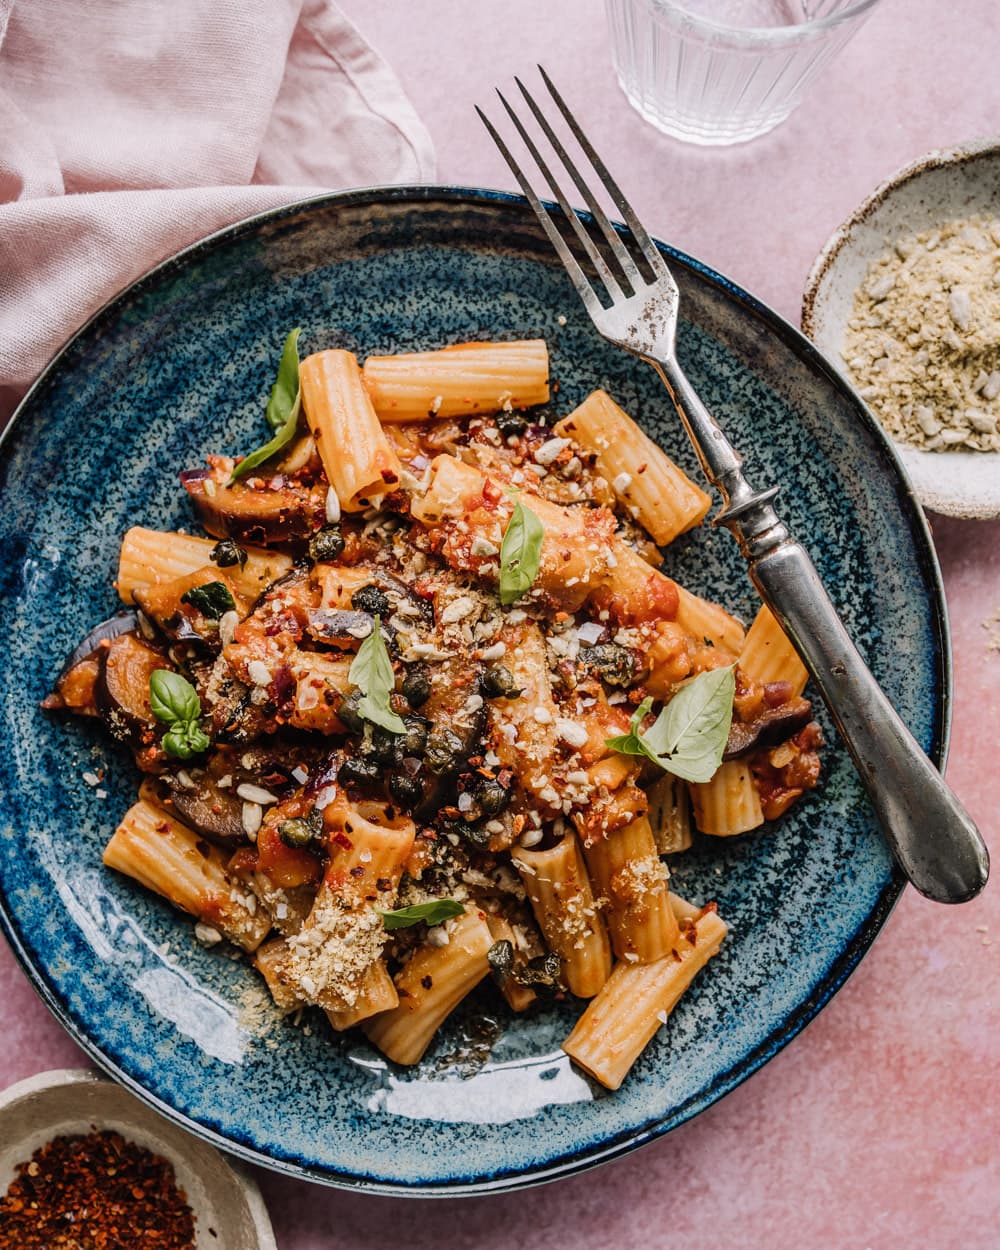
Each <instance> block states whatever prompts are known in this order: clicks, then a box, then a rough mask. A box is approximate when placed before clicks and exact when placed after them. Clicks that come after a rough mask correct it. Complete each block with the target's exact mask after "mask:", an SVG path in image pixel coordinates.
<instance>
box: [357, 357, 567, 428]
mask: <svg viewBox="0 0 1000 1250" xmlns="http://www.w3.org/2000/svg"><path fill="white" fill-rule="evenodd" d="M364 379H365V386H366V387H367V388H368V393H369V394H370V395H371V397H372V403H373V404H374V405H375V411H376V412H377V413H378V415H379V418H380V419H381V420H382V421H389V422H397V421H426V420H427V419H428V418H432V419H433V418H439V419H443V418H445V417H460V416H468V415H471V414H473V413H492V412H496V410H497V409H498V408H504V407H507V408H509V409H514V408H530V407H531V406H532V405H533V404H544V403H547V402H548V398H549V353H548V348H547V347H546V344H545V340H544V339H529V340H525V341H521V342H513V343H457V344H455V345H454V346H453V347H442V348H439V349H438V350H437V351H430V352H402V353H400V354H399V355H396V356H369V357H368V359H367V360H366V361H365V367H364Z"/></svg>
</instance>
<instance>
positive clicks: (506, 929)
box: [486, 912, 538, 1011]
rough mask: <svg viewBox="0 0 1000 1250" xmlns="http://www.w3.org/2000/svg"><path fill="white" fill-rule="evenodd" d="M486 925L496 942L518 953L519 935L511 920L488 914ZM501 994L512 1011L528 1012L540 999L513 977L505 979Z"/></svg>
mask: <svg viewBox="0 0 1000 1250" xmlns="http://www.w3.org/2000/svg"><path fill="white" fill-rule="evenodd" d="M486 923H487V924H488V925H489V926H490V934H491V936H492V938H493V941H494V942H509V943H510V944H511V946H512V947H513V948H514V951H515V952H516V951H517V934H516V933H515V932H514V926H513V925H512V924H511V923H510V921H509V920H506V919H505V918H504V917H503V916H494V915H493V914H492V913H491V912H487V913H486ZM500 993H501V994H502V995H503V996H504V998H505V1000H506V1002H507V1006H508V1007H509V1008H510V1009H511V1011H527V1009H528V1008H529V1007H530V1006H531V1004H532V1003H533V1002H534V1001H535V999H536V998H537V997H538V995H537V994H536V993H535V991H534V990H533V989H532V988H531V986H530V985H518V983H517V982H516V981H515V980H514V978H513V977H506V978H504V982H503V984H502V985H501V986H500Z"/></svg>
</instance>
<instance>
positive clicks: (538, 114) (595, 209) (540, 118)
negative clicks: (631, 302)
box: [514, 76, 645, 290]
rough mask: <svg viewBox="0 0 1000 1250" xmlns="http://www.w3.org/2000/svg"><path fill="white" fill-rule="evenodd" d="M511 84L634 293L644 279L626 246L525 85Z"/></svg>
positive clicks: (519, 83)
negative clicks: (542, 132)
mask: <svg viewBox="0 0 1000 1250" xmlns="http://www.w3.org/2000/svg"><path fill="white" fill-rule="evenodd" d="M514 81H515V82H516V83H517V85H518V87H520V89H521V95H523V96H524V98H525V101H526V102H527V105H528V107H529V108H530V109H531V111H532V113H533V114H534V116H535V120H536V121H537V122H538V124H539V126H541V128H542V130H544V132H545V136H546V138H547V139H548V141H549V143H551V144H552V147H553V149H554V150H555V153H556V155H557V156H558V157H559V159H560V160H561V161H562V163H563V165H564V166H565V168H566V171H567V173H568V174H569V176H570V177H571V178H572V179H573V182H574V183H575V184H576V189H577V190H578V191H579V192H580V194H581V195H582V196H583V198H584V199H585V200H586V202H587V207H588V208H589V209H590V211H591V213H592V214H593V215H594V220H595V221H596V222H597V224H598V225H599V226H600V228H601V232H602V233H603V235H604V237H605V239H606V240H607V242H608V246H609V247H610V248H611V250H612V252H613V253H614V255H615V259H616V260H617V261H618V263H619V265H621V267H622V270H623V272H624V273H625V276H626V277H627V278H628V279H629V281H630V282H631V283H632V287H633V290H635V289H637V288H638V287H639V286H640V285H643V284H644V282H645V279H644V278H643V276H642V274H641V273H640V272H639V269H638V267H637V266H636V263H635V261H634V260H633V259H632V257H631V256H630V255H629V253H628V251H627V249H626V247H625V245H624V244H623V243H622V241H621V238H620V236H619V234H618V231H617V230H616V229H615V228H614V226H612V224H611V222H610V221H609V220H608V216H607V214H606V213H605V211H604V209H603V208H602V207H601V206H600V204H599V203H598V202H597V199H596V197H595V196H594V193H593V192H592V191H591V189H590V187H589V186H588V184H587V180H586V179H585V178H584V177H582V176H581V174H580V171H579V170H578V169H577V167H576V165H575V164H574V163H573V160H572V158H571V157H570V155H569V153H568V152H567V151H566V149H565V147H564V146H563V145H562V143H560V141H559V139H558V137H557V136H556V133H555V131H554V130H553V129H552V126H551V125H550V123H549V120H548V118H547V117H546V116H545V114H544V113H543V112H542V110H541V109H540V108H539V107H538V105H537V104H536V103H535V100H534V98H533V97H532V95H531V93H530V92H529V91H528V88H527V87H526V86H525V85H524V83H523V82H522V81H521V80H520V78H518V77H516V76H515V78H514ZM588 155H589V153H588Z"/></svg>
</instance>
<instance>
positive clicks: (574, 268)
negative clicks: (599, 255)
mask: <svg viewBox="0 0 1000 1250" xmlns="http://www.w3.org/2000/svg"><path fill="white" fill-rule="evenodd" d="M476 112H477V113H478V114H479V120H480V121H481V122H482V123H483V125H484V126H485V127H486V129H487V130H488V131H489V134H490V138H491V139H492V140H493V142H494V143H495V144H496V145H497V147H498V148H499V149H500V154H501V156H502V157H503V158H504V160H505V161H506V162H507V164H508V165H509V166H510V172H511V173H512V174H513V175H514V177H515V178H516V179H517V181H518V185H519V186H520V188H521V190H522V191H523V192H524V194H525V196H526V198H527V200H528V203H529V204H530V205H531V207H532V208H533V209H534V212H535V216H536V217H537V218H538V220H539V221H540V222H541V224H542V228H543V229H544V230H545V233H546V234H547V235H548V236H549V242H550V243H551V244H552V246H553V247H554V248H555V249H556V252H557V253H558V255H559V259H560V260H561V261H562V263H563V266H564V267H565V269H566V272H567V273H568V274H569V276H570V278H571V279H572V281H573V285H574V286H575V287H576V290H577V294H578V295H579V296H580V298H581V299H582V300H583V303H584V307H585V308H586V309H587V312H588V313H590V315H591V316H592V317H593V316H595V315H596V314H598V313H600V312H601V309H602V306H601V301H600V300H599V299H598V298H597V295H596V294H595V292H594V288H593V287H592V286H591V285H590V280H589V279H588V278H587V275H586V274H585V273H584V272H583V270H582V269H581V268H580V266H579V264H578V263H577V259H576V257H575V256H574V255H573V253H572V252H571V251H570V250H569V247H568V246H567V244H566V240H565V239H564V238H563V237H562V235H561V234H560V233H559V231H558V230H557V229H556V225H555V222H554V221H553V220H552V218H551V216H550V215H549V213H548V210H547V209H546V208H545V206H544V205H543V204H542V201H541V200H540V199H539V198H538V196H537V195H536V194H535V191H534V188H533V187H532V185H531V183H530V182H529V181H528V179H527V178H526V177H525V176H524V173H523V172H522V170H521V167H520V165H518V163H517V161H516V160H515V159H514V157H513V155H512V154H511V151H510V149H509V148H508V147H507V145H506V143H504V141H503V139H501V137H500V135H499V133H498V131H497V129H496V127H495V126H494V125H493V123H492V122H491V121H490V119H489V118H488V117H487V116H486V114H485V113H484V112H483V110H482V109H481V108H480V107H479V106H478V104H477V105H476ZM574 216H575V214H574Z"/></svg>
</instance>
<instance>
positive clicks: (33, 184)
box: [0, 0, 434, 427]
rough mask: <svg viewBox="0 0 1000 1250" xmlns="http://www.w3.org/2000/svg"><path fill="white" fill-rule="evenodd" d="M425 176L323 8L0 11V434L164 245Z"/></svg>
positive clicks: (405, 122) (429, 166)
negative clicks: (50, 368)
mask: <svg viewBox="0 0 1000 1250" xmlns="http://www.w3.org/2000/svg"><path fill="white" fill-rule="evenodd" d="M433 176H434V153H433V148H432V146H431V142H430V138H429V136H428V134H427V132H426V130H425V129H424V127H423V125H422V123H421V122H420V121H419V119H418V118H417V116H416V114H415V113H414V111H413V108H412V106H411V105H410V103H409V101H408V100H407V98H406V96H405V95H404V94H403V90H402V88H401V86H400V84H399V82H398V80H397V79H396V77H395V75H394V74H393V73H392V71H391V70H390V69H389V68H388V66H387V65H386V64H385V63H384V62H383V61H382V60H381V59H380V57H379V56H378V55H377V54H376V53H375V52H374V51H373V49H372V48H371V47H369V46H368V45H367V44H366V43H365V41H364V40H363V39H362V37H361V36H360V34H359V33H358V31H357V30H356V29H355V28H354V26H352V25H351V23H350V22H349V21H348V20H347V18H346V17H345V16H344V14H343V13H341V12H340V10H339V9H337V7H336V6H335V5H334V4H332V3H330V0H208V2H207V3H206V2H205V0H126V2H125V3H122V0H0V427H2V425H3V424H4V422H5V421H6V419H7V417H8V416H9V414H10V412H11V411H12V410H13V408H14V406H15V404H16V402H17V400H18V399H19V398H20V396H21V395H22V394H23V393H24V391H25V390H26V389H27V387H28V385H29V384H30V383H31V381H32V380H33V379H34V378H35V376H36V375H37V374H38V372H39V371H40V370H41V369H42V367H43V366H44V365H45V363H46V361H47V360H48V359H49V358H50V357H51V356H52V354H53V353H54V352H55V351H56V349H57V348H58V347H59V346H60V344H61V343H62V342H63V341H64V340H65V339H66V338H67V337H68V336H69V334H70V333H71V332H72V331H73V330H75V329H76V328H77V327H78V326H79V325H80V324H81V323H82V322H83V321H85V320H86V318H87V317H88V316H90V314H91V313H93V312H94V311H95V310H96V309H98V308H100V307H101V305H102V304H104V303H105V302H106V301H107V300H108V299H109V298H110V297H111V296H112V295H114V294H115V292H117V291H119V290H121V288H122V287H124V286H125V285H127V283H129V282H130V281H132V280H133V279H134V278H136V277H138V276H139V275H140V274H142V273H143V272H144V271H145V270H147V269H148V268H149V267H150V266H151V265H153V264H155V263H156V262H157V261H160V260H162V259H163V258H164V257H166V256H169V255H170V254H171V253H172V252H175V251H177V249H178V248H180V247H183V246H185V245H186V244H188V243H191V242H193V241H194V240H195V239H198V238H200V237H202V236H203V235H206V234H209V233H210V232H211V231H213V230H216V229H218V228H219V227H221V226H224V225H227V224H229V223H230V222H234V221H238V220H239V219H240V218H242V217H246V216H249V215H250V214H252V213H256V212H260V211H262V210H264V209H267V208H272V207H274V206H276V205H280V204H286V203H289V202H290V201H292V200H295V199H299V198H301V197H302V196H305V195H313V194H315V193H316V192H318V191H322V190H340V189H343V188H346V187H353V186H371V185H375V184H379V183H399V182H426V181H428V180H430V179H431V178H433Z"/></svg>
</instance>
